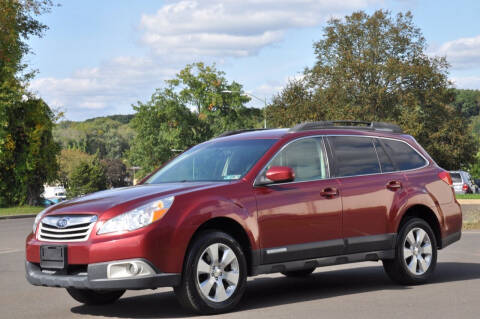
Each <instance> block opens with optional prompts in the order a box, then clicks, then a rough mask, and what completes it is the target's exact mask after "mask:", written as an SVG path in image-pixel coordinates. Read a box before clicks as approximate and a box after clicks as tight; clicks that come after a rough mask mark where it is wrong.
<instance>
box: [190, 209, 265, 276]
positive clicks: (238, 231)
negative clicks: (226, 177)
mask: <svg viewBox="0 0 480 319" xmlns="http://www.w3.org/2000/svg"><path fill="white" fill-rule="evenodd" d="M208 230H218V231H221V232H224V233H227V234H229V235H230V236H232V237H233V238H234V239H235V240H236V241H237V242H238V243H239V244H240V247H241V248H242V250H243V253H244V255H245V258H246V260H247V269H248V275H249V276H250V275H251V274H252V268H253V266H254V265H255V264H256V260H257V259H258V257H257V256H256V255H255V253H254V250H253V249H252V243H251V242H250V238H249V236H248V234H247V231H246V230H245V229H244V227H243V226H242V225H241V224H240V223H238V222H237V221H235V220H234V219H232V218H229V217H214V218H212V219H209V220H207V221H205V222H204V223H203V224H201V225H200V226H199V227H198V228H197V229H196V230H195V232H194V233H193V235H192V236H191V238H190V241H189V243H188V246H187V250H186V252H188V251H189V250H190V248H191V246H192V244H193V243H194V241H195V238H196V237H198V236H200V235H201V234H202V233H203V232H205V231H208ZM187 256H188V254H187V253H185V256H184V261H183V266H185V262H186V258H187ZM182 268H183V267H182Z"/></svg>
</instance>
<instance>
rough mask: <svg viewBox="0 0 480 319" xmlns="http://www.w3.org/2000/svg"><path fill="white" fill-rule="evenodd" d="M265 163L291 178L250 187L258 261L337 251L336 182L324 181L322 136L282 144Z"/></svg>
mask: <svg viewBox="0 0 480 319" xmlns="http://www.w3.org/2000/svg"><path fill="white" fill-rule="evenodd" d="M271 166H288V167H290V168H292V169H293V171H294V173H295V180H294V181H292V182H288V183H277V184H269V185H265V186H255V195H256V198H257V207H258V224H259V231H260V235H261V238H262V241H261V243H262V247H263V249H262V257H263V258H262V259H263V263H264V264H268V263H275V262H284V261H289V260H301V259H307V258H313V257H326V256H332V255H337V254H341V253H342V251H343V249H344V244H343V239H342V203H341V199H340V193H339V187H340V185H339V183H338V181H337V180H336V179H330V173H329V168H328V160H327V155H326V153H325V146H324V141H323V138H322V137H308V138H300V139H298V140H295V141H293V142H290V143H289V144H287V145H286V146H285V147H284V148H283V149H282V150H281V151H280V152H278V153H277V154H276V155H275V156H274V157H273V159H272V160H271V161H270V162H269V164H268V165H267V167H265V169H264V170H263V171H262V173H261V174H260V175H259V177H258V178H257V181H259V180H265V178H266V177H265V173H266V170H267V169H268V168H269V167H271Z"/></svg>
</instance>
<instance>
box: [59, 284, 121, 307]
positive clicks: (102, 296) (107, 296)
mask: <svg viewBox="0 0 480 319" xmlns="http://www.w3.org/2000/svg"><path fill="white" fill-rule="evenodd" d="M67 292H68V293H69V294H70V296H72V298H73V299H75V300H76V301H78V302H80V303H83V304H86V305H106V304H109V303H113V302H115V301H117V300H118V299H119V298H120V297H121V296H122V295H123V294H124V293H125V290H113V291H112V290H90V289H76V288H67Z"/></svg>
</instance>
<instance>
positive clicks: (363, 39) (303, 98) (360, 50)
mask: <svg viewBox="0 0 480 319" xmlns="http://www.w3.org/2000/svg"><path fill="white" fill-rule="evenodd" d="M412 19H413V17H412V15H411V13H410V12H407V13H406V14H401V13H400V14H398V15H396V16H395V17H392V15H391V14H390V13H389V12H388V11H383V10H379V11H376V12H374V13H373V14H372V15H368V14H367V13H365V12H362V11H360V12H355V13H353V14H352V15H350V16H347V17H345V19H332V20H330V21H329V23H328V25H327V26H326V27H325V29H324V37H323V38H322V39H321V40H319V41H318V42H316V43H315V44H314V49H315V55H316V62H315V65H314V66H313V67H312V68H307V69H306V70H305V72H304V75H305V78H304V79H303V80H301V81H297V82H296V83H290V84H289V85H288V86H287V87H286V88H285V90H284V91H283V92H281V94H280V95H278V96H276V97H275V98H274V99H273V103H272V105H270V106H269V108H268V109H267V113H268V114H270V115H271V116H269V118H271V119H272V120H273V122H274V124H275V125H277V126H283V127H285V126H291V125H294V124H296V123H298V122H300V121H307V120H318V119H322V120H364V121H387V122H393V123H397V124H399V125H400V126H401V127H403V129H404V131H405V132H406V133H408V134H411V135H413V136H414V137H415V138H416V139H417V140H418V141H419V142H420V143H421V144H422V145H423V146H424V147H425V148H426V149H427V151H428V152H429V153H430V154H431V155H432V156H433V158H435V160H436V161H437V162H438V163H439V164H440V165H441V166H443V167H445V168H447V169H458V168H460V167H466V166H468V164H469V163H471V162H472V161H473V157H474V155H475V153H476V149H477V143H476V141H475V139H473V138H472V135H471V133H470V129H469V128H468V122H467V121H466V120H465V119H464V118H463V117H461V116H459V114H458V112H456V110H455V108H454V107H452V106H451V104H452V102H453V101H454V97H455V94H454V90H453V89H452V88H451V83H450V82H449V81H448V78H447V75H448V63H447V61H446V59H445V58H441V57H430V56H428V55H427V54H426V42H425V39H424V38H423V36H422V34H421V31H420V29H419V28H417V27H416V26H415V25H414V24H413V21H412ZM272 120H271V122H272Z"/></svg>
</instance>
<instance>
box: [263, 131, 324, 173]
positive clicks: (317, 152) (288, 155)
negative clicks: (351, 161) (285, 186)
mask: <svg viewBox="0 0 480 319" xmlns="http://www.w3.org/2000/svg"><path fill="white" fill-rule="evenodd" d="M326 158H327V156H326V154H325V148H324V146H323V140H322V138H321V137H312V138H303V139H300V140H298V141H294V142H292V143H290V144H288V145H287V146H286V147H285V148H284V149H283V150H282V151H280V152H279V153H278V154H277V155H275V157H274V158H273V159H272V161H271V162H270V163H269V165H268V166H267V168H266V169H265V170H264V172H263V174H262V175H264V174H265V173H266V171H267V170H268V169H269V168H270V167H272V166H288V167H290V168H292V169H293V171H294V172H295V181H296V182H297V181H308V180H316V179H324V178H327V177H328V169H327V160H326ZM262 179H263V178H262Z"/></svg>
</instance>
